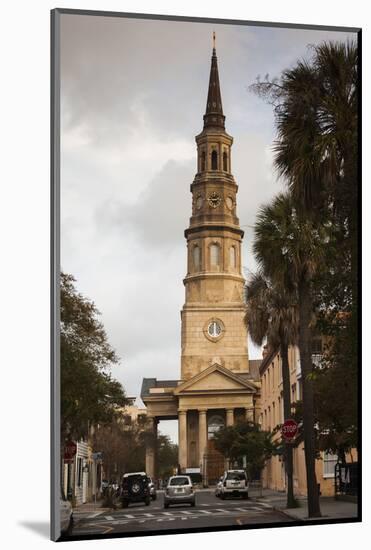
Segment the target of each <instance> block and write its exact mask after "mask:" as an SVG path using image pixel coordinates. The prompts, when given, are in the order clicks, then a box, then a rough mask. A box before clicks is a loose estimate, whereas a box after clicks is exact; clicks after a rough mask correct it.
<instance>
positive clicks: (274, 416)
mask: <svg viewBox="0 0 371 550" xmlns="http://www.w3.org/2000/svg"><path fill="white" fill-rule="evenodd" d="M275 425H276V404H275V402H274V401H273V404H272V427H273V428H274V427H275Z"/></svg>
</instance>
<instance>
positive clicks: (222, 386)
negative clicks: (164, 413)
mask: <svg viewBox="0 0 371 550" xmlns="http://www.w3.org/2000/svg"><path fill="white" fill-rule="evenodd" d="M256 389H257V388H256V386H255V385H254V384H253V383H252V382H247V381H245V380H242V379H241V378H240V377H239V376H238V374H235V373H233V372H231V371H230V370H228V369H226V368H224V367H222V366H221V365H219V364H214V365H211V366H210V367H208V368H207V369H205V370H204V371H202V372H200V373H199V374H197V375H196V376H194V377H193V378H190V379H189V380H186V381H185V382H183V383H182V384H180V385H179V386H178V387H177V388H176V389H175V390H174V394H175V395H179V394H182V393H188V392H199V391H202V392H204V391H238V390H240V391H244V392H246V391H250V392H255V391H256Z"/></svg>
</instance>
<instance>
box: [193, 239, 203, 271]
mask: <svg viewBox="0 0 371 550" xmlns="http://www.w3.org/2000/svg"><path fill="white" fill-rule="evenodd" d="M200 264H201V250H200V247H199V246H198V245H196V246H194V247H193V265H194V268H195V270H196V271H199V270H200Z"/></svg>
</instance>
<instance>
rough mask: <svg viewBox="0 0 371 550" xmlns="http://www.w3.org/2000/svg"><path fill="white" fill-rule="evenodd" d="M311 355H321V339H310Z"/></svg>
mask: <svg viewBox="0 0 371 550" xmlns="http://www.w3.org/2000/svg"><path fill="white" fill-rule="evenodd" d="M311 348H312V355H322V338H313V339H312V345H311Z"/></svg>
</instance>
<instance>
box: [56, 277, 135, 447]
mask: <svg viewBox="0 0 371 550" xmlns="http://www.w3.org/2000/svg"><path fill="white" fill-rule="evenodd" d="M74 283H75V279H74V277H73V276H72V275H68V274H66V273H61V285H60V293H61V294H60V297H61V325H60V357H61V442H62V444H61V448H62V451H63V446H64V443H65V441H66V440H67V439H80V438H81V437H84V436H86V435H87V433H88V430H89V426H91V425H97V424H108V423H110V422H112V420H113V418H114V417H115V416H116V414H117V410H118V407H119V406H121V407H122V406H124V405H126V404H127V399H126V397H125V392H124V389H123V387H122V386H121V384H120V383H119V382H118V381H117V380H114V379H113V378H112V377H111V374H110V369H111V368H112V366H114V365H115V364H116V363H117V362H118V358H117V355H116V353H115V352H114V350H113V349H112V348H111V346H110V344H109V342H108V339H107V335H106V332H105V330H104V327H103V325H102V323H101V322H100V320H99V318H98V316H99V311H98V310H97V308H96V306H95V305H94V303H93V302H92V301H90V300H89V299H87V298H85V297H84V296H83V295H82V294H80V293H78V292H77V290H76V288H75V285H74Z"/></svg>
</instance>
